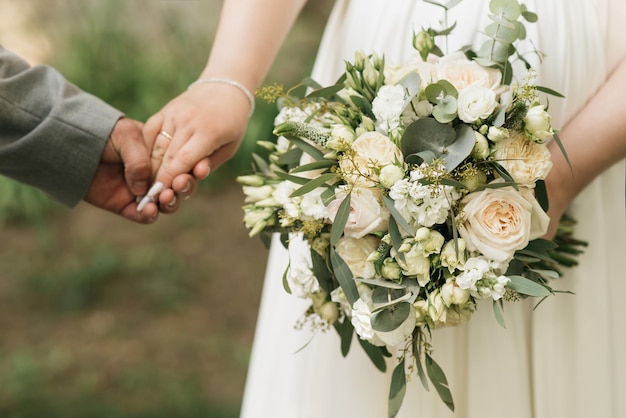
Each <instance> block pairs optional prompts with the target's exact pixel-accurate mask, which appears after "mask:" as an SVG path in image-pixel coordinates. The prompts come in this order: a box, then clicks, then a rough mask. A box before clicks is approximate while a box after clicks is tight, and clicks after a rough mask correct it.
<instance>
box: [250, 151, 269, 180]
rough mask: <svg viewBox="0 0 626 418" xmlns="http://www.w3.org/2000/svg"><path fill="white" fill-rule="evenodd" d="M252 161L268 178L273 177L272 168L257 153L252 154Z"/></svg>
mask: <svg viewBox="0 0 626 418" xmlns="http://www.w3.org/2000/svg"><path fill="white" fill-rule="evenodd" d="M252 161H253V162H254V164H255V165H256V168H257V170H258V171H260V172H261V173H262V174H264V175H266V176H267V175H271V173H272V170H270V166H269V165H268V164H267V162H266V161H265V160H264V159H263V158H261V157H260V156H259V155H258V154H256V153H254V154H252Z"/></svg>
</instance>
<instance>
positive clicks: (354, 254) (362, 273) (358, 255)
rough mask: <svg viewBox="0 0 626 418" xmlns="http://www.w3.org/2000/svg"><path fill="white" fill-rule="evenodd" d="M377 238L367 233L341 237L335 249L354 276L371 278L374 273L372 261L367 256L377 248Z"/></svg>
mask: <svg viewBox="0 0 626 418" xmlns="http://www.w3.org/2000/svg"><path fill="white" fill-rule="evenodd" d="M378 242H379V239H378V238H376V237H374V236H372V235H367V236H365V237H363V238H360V239H356V238H345V237H343V238H341V239H339V241H338V242H337V245H336V246H335V249H336V250H337V254H339V256H340V257H341V258H342V259H343V261H345V262H346V264H347V265H348V267H350V271H351V272H352V274H353V275H354V277H362V278H364V279H371V278H373V277H374V275H376V269H375V267H374V263H372V262H371V261H368V257H369V255H370V254H372V253H373V252H374V251H376V249H377V248H378Z"/></svg>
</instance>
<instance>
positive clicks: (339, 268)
mask: <svg viewBox="0 0 626 418" xmlns="http://www.w3.org/2000/svg"><path fill="white" fill-rule="evenodd" d="M330 263H331V265H332V266H333V271H334V273H335V277H337V281H338V282H339V286H341V289H342V290H343V293H345V294H346V299H348V302H350V306H352V305H354V302H356V301H357V300H358V299H359V291H358V290H357V288H356V283H355V282H354V275H353V274H352V271H351V270H350V267H348V265H347V264H346V262H345V261H343V258H341V256H340V255H339V254H337V251H335V249H334V248H331V249H330Z"/></svg>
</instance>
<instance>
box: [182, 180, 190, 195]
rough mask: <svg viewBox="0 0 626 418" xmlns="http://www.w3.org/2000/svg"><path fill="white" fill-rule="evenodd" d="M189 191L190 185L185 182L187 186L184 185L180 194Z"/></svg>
mask: <svg viewBox="0 0 626 418" xmlns="http://www.w3.org/2000/svg"><path fill="white" fill-rule="evenodd" d="M189 190H191V183H190V182H187V184H186V185H185V188H184V189H183V190H181V191H180V192H181V193H187V192H188V191H189Z"/></svg>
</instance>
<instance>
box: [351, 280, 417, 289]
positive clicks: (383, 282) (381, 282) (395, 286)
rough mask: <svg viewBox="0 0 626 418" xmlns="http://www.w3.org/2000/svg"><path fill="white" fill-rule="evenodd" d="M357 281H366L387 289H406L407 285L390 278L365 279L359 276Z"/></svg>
mask: <svg viewBox="0 0 626 418" xmlns="http://www.w3.org/2000/svg"><path fill="white" fill-rule="evenodd" d="M354 280H356V281H357V282H361V283H364V284H366V285H369V286H376V287H384V288H387V289H406V286H404V285H401V284H398V283H396V282H392V281H389V280H383V279H364V278H362V277H358V278H356V279H354Z"/></svg>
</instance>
